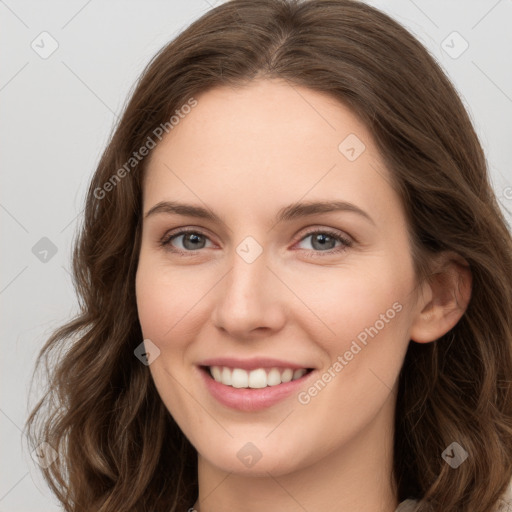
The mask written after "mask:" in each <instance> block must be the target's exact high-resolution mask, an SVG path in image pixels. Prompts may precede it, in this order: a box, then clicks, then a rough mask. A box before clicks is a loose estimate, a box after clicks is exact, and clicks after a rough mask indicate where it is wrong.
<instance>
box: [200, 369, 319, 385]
mask: <svg viewBox="0 0 512 512" xmlns="http://www.w3.org/2000/svg"><path fill="white" fill-rule="evenodd" d="M200 368H201V370H203V371H204V372H206V373H207V374H208V376H209V377H210V378H212V379H213V380H215V381H216V382H219V383H220V384H224V385H225V386H230V387H233V388H245V389H261V388H266V387H271V386H279V385H280V384H285V383H287V382H291V381H295V380H298V379H301V378H302V377H304V375H307V374H309V373H311V372H312V371H313V368H300V369H292V368H281V367H273V368H255V369H254V370H250V371H247V370H244V369H243V368H230V367H228V366H201V367H200Z"/></svg>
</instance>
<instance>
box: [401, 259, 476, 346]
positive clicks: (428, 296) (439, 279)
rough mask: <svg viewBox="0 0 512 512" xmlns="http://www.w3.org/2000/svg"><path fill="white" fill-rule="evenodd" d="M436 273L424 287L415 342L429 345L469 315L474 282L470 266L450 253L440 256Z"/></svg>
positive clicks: (412, 334)
mask: <svg viewBox="0 0 512 512" xmlns="http://www.w3.org/2000/svg"><path fill="white" fill-rule="evenodd" d="M434 266H435V270H434V272H433V274H432V275H431V276H430V277H429V278H428V280H427V281H426V282H425V283H423V285H422V293H421V294H420V297H419V299H418V305H417V306H418V313H417V314H416V317H415V318H414V320H413V324H412V325H411V330H410V338H411V340H413V341H415V342H417V343H429V342H431V341H435V340H437V339H439V338H440V337H441V336H443V335H444V334H446V333H447V332H448V331H449V330H450V329H451V328H452V327H454V326H455V325H456V324H457V322H458V321H459V320H460V318H461V317H462V315H463V314H464V312H465V311H466V309H467V307H468V304H469V300H470V298H471V286H472V282H473V278H472V274H471V270H470V267H469V264H468V262H467V261H466V260H465V259H464V258H462V257H461V256H459V255H458V254H456V253H454V252H451V251H447V252H443V253H441V254H440V255H439V256H437V261H436V262H435V263H434Z"/></svg>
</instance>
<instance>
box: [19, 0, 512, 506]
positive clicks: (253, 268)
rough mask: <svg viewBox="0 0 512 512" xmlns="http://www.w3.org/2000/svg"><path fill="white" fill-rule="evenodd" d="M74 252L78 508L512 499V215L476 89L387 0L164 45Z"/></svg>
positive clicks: (268, 13) (233, 16)
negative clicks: (460, 81) (473, 107)
mask: <svg viewBox="0 0 512 512" xmlns="http://www.w3.org/2000/svg"><path fill="white" fill-rule="evenodd" d="M74 273H75V279H76V286H77V292H78V294H79V296H80V297H81V298H82V313H81V314H80V316H79V317H77V318H76V319H75V320H74V321H72V322H71V323H69V324H67V325H65V326H63V327H62V328H61V329H59V330H58V331H57V332H56V333H55V334H54V335H53V336H52V338H51V339H50V340H49V341H48V342H47V344H46V345H45V347H44V348H43V349H42V352H41V354H40V360H41V361H42V360H44V359H45V358H49V357H50V356H51V355H52V354H54V353H56V350H57V349H59V348H61V347H64V346H66V352H65V354H64V355H62V356H60V359H59V360H58V362H57V363H56V366H55V368H54V369H53V370H52V373H51V380H50V386H49V389H48V391H47V394H46V395H45V396H44V398H43V399H42V400H41V402H40V403H39V404H38V405H37V406H36V407H35V409H34V411H33V412H32V414H31V416H30V417H29V419H28V427H29V432H30V434H31V439H32V442H33V444H34V445H35V446H36V445H38V444H39V443H40V442H41V441H42V440H44V441H46V442H48V443H49V444H50V445H51V446H54V447H55V448H56V449H58V452H59V458H58V459H57V460H56V461H55V462H54V463H53V464H51V465H50V466H49V467H48V468H47V469H46V470H45V476H46V477H47V479H48V482H49V483H50V485H51V487H52V489H53V490H54V492H55V493H56V495H57V497H58V498H59V500H60V501H61V502H62V504H63V506H64V508H65V510H67V511H82V510H84V511H85V510H87V511H90V510H98V511H102V512H107V511H119V510H130V511H131V510H133V511H139V510H140V511H143V510H152V511H171V510H172V511H180V510H192V509H195V510H199V511H200V512H210V511H216V512H219V511H223V510H234V509H238V510H244V511H259V510H265V511H271V510H280V511H283V510H284V511H291V510H329V511H337V510H347V511H348V510H354V511H377V510H379V511H386V512H388V511H389V512H393V511H395V510H399V511H400V512H402V511H405V510H413V509H414V510H418V511H422V512H423V511H425V512H426V511H443V512H449V511H464V512H469V511H471V512H490V511H491V510H500V509H501V510H506V508H504V507H506V503H505V500H506V499H507V494H506V493H507V486H508V485H509V482H510V478H511V476H512V438H511V433H512V403H511V400H510V396H511V383H512V378H511V377H512V341H511V340H512V333H511V327H510V317H511V315H510V313H511V311H512V277H511V276H512V241H511V236H510V233H509V231H508V229H507V225H506V223H505V221H504V218H503V216H502V214H501V212H500V209H499V206H498V204H497V201H496V198H495V195H494V193H493V191H492V188H491V186H490V183H489V178H488V173H487V168H486V162H485V157H484V154H483V151H482V148H481V146H480V144H479V141H478V139H477V136H476V134H475V132H474V129H473V127H472V124H471V122H470V119H469V117H468V115H467V113H466V111H465V109H464V107H463V105H462V103H461V101H460V99H459V98H458V96H457V94H456V92H455V90H454V88H453V86H452V85H451V84H450V82H449V80H448V79H447V78H446V76H445V75H444V74H443V72H442V71H441V69H440V68H439V66H438V65H437V64H436V63H435V61H434V60H433V59H432V57H430V55H429V54H428V52H427V51H426V50H425V49H424V48H423V47H422V46H421V44H420V43H419V42H418V41H417V40H416V39H415V38H414V37H413V36H412V35H411V34H409V33H408V32H407V31H406V30H405V29H404V28H403V27H401V26H400V25H399V24H397V23H396V22H395V21H393V20H392V19H391V18H389V17H388V16H386V15H385V14H383V13H381V12H379V11H378V10H376V9H374V8H372V7H369V6H368V5H365V4H363V3H358V2H354V1H351V0H310V1H304V2H295V1H293V0H289V1H285V0H263V1H258V2H252V1H248V0H234V1H231V2H228V3H226V4H223V5H221V6H219V7H217V8H216V9H213V10H211V11H210V12H208V13H207V14H205V15H204V16H203V17H202V18H201V19H199V20H197V21H196V22H195V23H193V24H192V25H191V26H190V27H189V28H187V29H186V30H185V31H184V32H183V33H182V34H180V35H179V36H178V37H177V38H176V39H175V40H174V41H172V42H171V43H170V44H169V45H168V46H166V47H165V48H163V49H162V50H161V51H160V52H159V54H158V55H157V56H156V57H155V58H154V59H153V60H152V61H151V63H150V64H149V65H148V67H147V68H146V70H145V71H144V73H143V75H142V77H141V79H140V81H139V82H138V84H137V88H136V89H135V91H134V93H133V95H132V97H131V100H130V102H129V104H128V106H127V108H126V111H125V112H124V115H123V116H122V119H121V120H120V122H119V126H118V127H117V130H116V131H115V133H114V135H113V136H112V140H111V141H110V143H109V145H108V147H107V149H106V151H105V153H104V155H103V157H102V159H101V161H100V164H99V166H98V168H97V170H96V173H95V174H94V176H93V179H92V182H91V185H90V188H89V194H88V197H87V204H86V211H85V219H84V224H83V227H82V231H81V233H80V238H79V240H78V242H77V245H76V250H75V253H74ZM72 338H73V340H72ZM66 344H69V346H67V345H66Z"/></svg>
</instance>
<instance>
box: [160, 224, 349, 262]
mask: <svg viewBox="0 0 512 512" xmlns="http://www.w3.org/2000/svg"><path fill="white" fill-rule="evenodd" d="M189 233H193V234H195V235H201V236H203V237H205V238H208V236H207V235H206V234H205V233H203V232H202V231H201V230H199V229H183V230H181V231H177V232H174V233H173V232H171V233H168V234H166V235H164V237H163V238H162V239H161V240H160V241H159V245H160V247H163V248H164V249H166V250H170V251H172V252H174V253H178V254H181V255H183V256H196V255H197V254H198V252H199V251H200V250H201V249H195V250H190V251H183V250H182V249H177V248H176V247H173V246H172V245H171V241H172V240H173V239H174V238H178V237H179V236H182V235H186V234H189ZM319 233H321V234H323V235H328V236H330V237H331V238H334V239H335V240H337V241H339V242H341V246H339V247H337V248H334V249H328V250H325V251H316V250H314V249H309V250H308V249H304V250H306V252H308V253H310V254H311V253H312V254H314V255H315V256H316V255H323V254H325V255H328V256H332V255H333V254H339V253H341V252H344V251H346V250H347V249H348V248H350V247H352V245H353V242H352V240H350V239H349V238H345V237H343V236H342V235H340V234H339V233H338V232H336V231H332V230H330V229H316V230H312V231H309V232H307V233H305V234H304V235H303V236H302V238H300V239H299V240H298V242H297V243H299V242H301V241H302V240H304V239H305V238H307V237H308V236H311V235H316V234H319ZM208 239H209V238H208Z"/></svg>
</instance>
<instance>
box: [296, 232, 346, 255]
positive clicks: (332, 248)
mask: <svg viewBox="0 0 512 512" xmlns="http://www.w3.org/2000/svg"><path fill="white" fill-rule="evenodd" d="M308 238H310V239H311V242H310V244H311V247H313V249H312V252H327V253H329V254H332V253H338V252H341V251H345V250H346V249H347V248H349V247H351V246H352V244H353V242H352V240H350V239H348V238H346V237H344V236H342V235H341V234H340V233H338V232H335V231H331V230H328V229H322V230H316V231H310V232H309V233H307V234H306V235H305V236H303V237H302V238H301V240H300V242H299V244H300V243H303V242H304V241H305V240H307V239H308ZM336 244H338V245H336ZM304 248H305V247H302V249H304ZM305 249H306V250H311V249H308V248H305Z"/></svg>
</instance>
